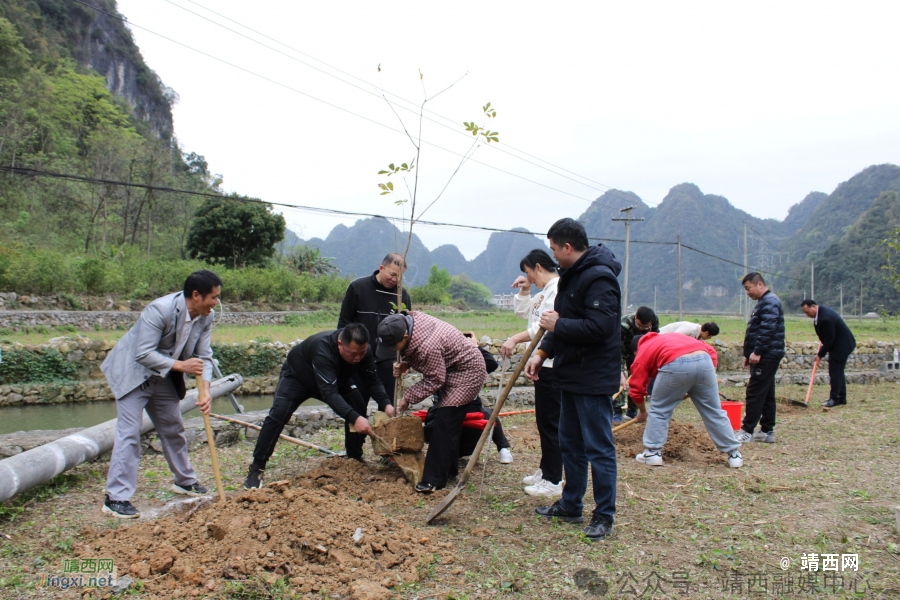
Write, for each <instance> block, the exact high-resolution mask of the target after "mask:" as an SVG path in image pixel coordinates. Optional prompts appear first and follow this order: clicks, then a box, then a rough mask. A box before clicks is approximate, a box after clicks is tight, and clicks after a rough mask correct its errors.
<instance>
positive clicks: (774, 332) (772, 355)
mask: <svg viewBox="0 0 900 600" xmlns="http://www.w3.org/2000/svg"><path fill="white" fill-rule="evenodd" d="M741 283H742V284H743V286H744V291H745V292H747V296H749V297H750V299H751V300H756V301H757V303H756V306H755V307H754V308H753V312H752V313H750V321H749V322H748V323H747V331H746V333H745V334H744V359H743V361H742V363H741V365H742V366H743V368H745V369H746V368H748V367H749V369H750V381H749V382H747V407H746V411H745V413H744V422H743V423H742V424H741V428H740V429H739V430H737V431H735V432H734V437H735V438H737V441H739V442H741V443H744V442H749V441H754V442H765V443H767V444H773V443H775V406H776V404H775V372H776V371H778V365H779V363H781V359H782V358H784V309H783V308H782V307H781V300H779V299H778V296H776V295H775V294H773V293H772V292H771V291H769V288H768V287H766V282H765V280H763V276H762V275H760V274H759V273H749V274H747V275H746V276H745V277H744V279H743V280H742V281H741ZM757 424H759V431H757V432H756V433H753V430H754V429H756V425H757Z"/></svg>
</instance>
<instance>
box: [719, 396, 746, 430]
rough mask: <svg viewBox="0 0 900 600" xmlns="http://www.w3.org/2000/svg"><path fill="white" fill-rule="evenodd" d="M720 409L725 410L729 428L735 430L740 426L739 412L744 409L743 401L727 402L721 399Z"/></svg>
mask: <svg viewBox="0 0 900 600" xmlns="http://www.w3.org/2000/svg"><path fill="white" fill-rule="evenodd" d="M722 410H724V411H725V414H727V415H728V420H729V421H731V429H733V430H734V431H737V430H738V429H740V428H741V414H742V413H743V411H744V403H743V402H728V401H726V400H722Z"/></svg>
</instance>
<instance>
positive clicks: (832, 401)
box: [800, 300, 856, 408]
mask: <svg viewBox="0 0 900 600" xmlns="http://www.w3.org/2000/svg"><path fill="white" fill-rule="evenodd" d="M800 308H802V309H803V313H804V314H805V315H806V316H807V317H809V318H810V319H812V320H813V327H815V328H816V335H817V336H819V342H821V345H820V346H819V353H818V356H817V357H816V361H819V360H821V359H823V358H825V355H826V354H827V355H828V378H829V379H831V395H830V396H829V397H828V400H826V401H825V402H823V403H822V406H827V407H828V408H831V407H832V406H844V405H846V404H847V380H846V379H845V378H844V368H845V367H846V366H847V358H848V357H849V356H850V355H851V354H852V353H853V350H855V349H856V338H854V337H853V333H851V331H850V328H849V327H847V324H846V323H844V320H843V319H842V318H841V316H840V315H839V314H837V312H836V311H835V310H834V309H833V308H828V307H827V306H818V305H816V302H815V300H804V301H803V302H802V303H801V304H800Z"/></svg>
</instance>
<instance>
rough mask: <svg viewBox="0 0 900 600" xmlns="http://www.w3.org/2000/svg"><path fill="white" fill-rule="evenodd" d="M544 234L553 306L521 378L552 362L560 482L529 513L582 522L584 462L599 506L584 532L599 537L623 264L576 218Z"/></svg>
mask: <svg viewBox="0 0 900 600" xmlns="http://www.w3.org/2000/svg"><path fill="white" fill-rule="evenodd" d="M547 237H548V238H549V240H550V249H551V250H553V257H554V258H555V259H556V260H557V262H558V263H559V266H560V267H562V268H563V269H565V270H564V271H563V272H562V274H561V276H560V279H559V284H558V292H557V295H556V303H555V304H554V310H548V311H545V312H544V313H543V314H542V315H541V321H540V325H541V327H543V328H544V329H546V330H547V333H546V334H545V336H544V339H543V341H542V343H541V347H540V349H539V350H538V351H537V354H536V355H535V356H533V357H531V359H530V360H529V361H528V364H527V365H526V367H525V375H526V376H527V377H528V378H529V379H531V380H532V381H534V380H536V379H538V378H539V377H540V369H541V365H542V364H543V363H544V360H545V359H547V358H552V359H553V372H554V378H555V379H556V383H557V386H558V390H559V394H560V414H559V446H560V449H561V451H562V461H563V467H564V468H565V475H566V483H565V486H564V487H563V492H562V498H560V499H559V500H557V501H556V502H555V503H554V504H553V505H552V506H548V507H541V508H537V509H535V512H536V513H537V514H539V515H540V516H542V517H546V518H554V517H556V518H558V519H559V520H561V521H569V522H572V523H581V522H582V521H584V517H583V516H582V512H583V510H584V505H583V502H582V500H583V498H584V493H585V491H586V490H587V475H588V472H587V471H588V465H590V468H591V478H592V480H593V484H594V502H595V503H596V505H597V506H596V508H594V511H593V515H592V516H591V522H590V525H588V527H586V528H584V529H583V530H582V531H583V532H584V533H585V535H587V536H588V538H591V539H602V538H605V537H606V536H607V535H609V534H610V533H611V532H612V527H613V517H614V515H615V512H616V477H617V472H616V447H615V445H614V443H613V434H612V416H613V405H612V396H613V394H615V393H616V391H617V390H618V388H619V367H620V364H621V363H620V352H621V347H620V342H621V326H620V324H619V321H620V319H621V316H622V315H621V308H620V307H621V294H620V290H619V282H618V280H617V279H616V276H617V275H618V274H619V271H621V270H622V267H621V265H620V264H619V261H617V260H616V257H615V256H614V255H613V253H612V252H610V250H609V249H608V248H606V247H605V246H603V245H602V244H600V245H597V246H588V239H587V234H586V233H585V230H584V227H583V226H582V225H581V224H580V223H578V222H577V221H575V220H574V219H560V220H559V221H557V222H556V223H554V224H553V227H551V228H550V231H549V232H547Z"/></svg>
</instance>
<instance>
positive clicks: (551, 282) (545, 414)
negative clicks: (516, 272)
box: [500, 250, 563, 496]
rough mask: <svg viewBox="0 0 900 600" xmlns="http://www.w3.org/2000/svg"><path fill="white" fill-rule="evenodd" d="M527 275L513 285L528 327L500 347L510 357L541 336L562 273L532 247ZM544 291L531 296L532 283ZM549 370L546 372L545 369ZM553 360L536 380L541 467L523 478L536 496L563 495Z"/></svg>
mask: <svg viewBox="0 0 900 600" xmlns="http://www.w3.org/2000/svg"><path fill="white" fill-rule="evenodd" d="M519 268H520V269H521V270H522V271H523V272H524V273H525V276H521V275H520V276H519V277H517V278H516V280H515V281H514V282H513V284H512V287H515V288H519V293H518V294H516V295H515V296H513V298H514V308H515V312H516V316H517V317H522V318H523V319H528V328H527V329H526V330H525V331H523V332H522V333H517V334H516V335H514V336H512V337H511V338H509V339H508V340H506V342H504V344H503V346H502V347H501V348H500V355H501V356H502V357H503V358H509V357H510V356H512V354H513V353H514V352H515V348H516V344H520V343H522V342H530V341H531V340H532V339H533V338H534V336H535V335H537V332H538V329H539V328H540V326H539V324H538V323H539V321H540V320H541V314H542V313H543V312H544V311H546V310H553V303H554V302H555V301H556V284H557V283H559V274H558V273H557V272H556V263H555V262H553V259H552V258H550V255H549V254H547V253H546V252H544V251H543V250H532V251H531V252H529V253H528V255H527V256H526V257H525V258H523V259H522V261H521V262H520V263H519ZM532 285H534V286H537V287H539V288H540V289H541V291H540V292H539V293H538V294H536V295H535V296H534V297H532V296H531V286H532ZM545 369H546V371H545ZM553 388H554V384H553V361H552V360H547V361H545V362H544V364H543V366H542V368H541V378H540V379H538V380H537V381H535V382H534V408H535V419H536V421H537V427H538V434H539V435H540V438H541V464H540V468H539V469H538V470H537V471H535V473H534V475H530V476H528V477H526V478H525V479H523V480H522V483H524V484H526V485H527V486H528V487H526V488H525V492H526V493H527V494H530V495H532V496H558V495H560V494H562V476H563V473H562V471H563V468H562V453H561V452H560V449H559V393H558V392H556V391H554V389H553Z"/></svg>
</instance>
